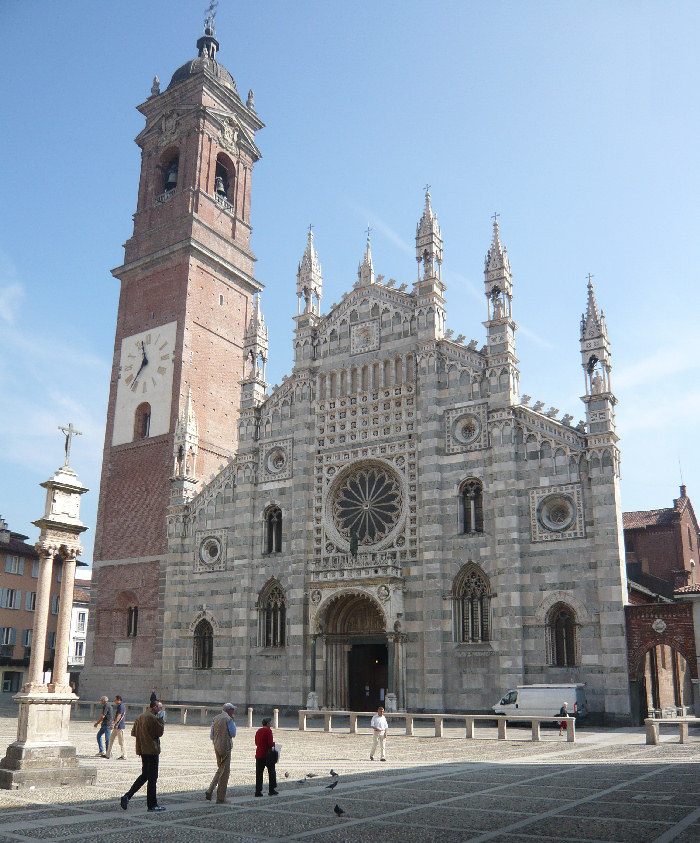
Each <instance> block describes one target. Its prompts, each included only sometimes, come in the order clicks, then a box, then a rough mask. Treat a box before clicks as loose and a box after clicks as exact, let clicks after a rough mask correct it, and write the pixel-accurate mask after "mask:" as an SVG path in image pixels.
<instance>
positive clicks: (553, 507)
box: [537, 495, 576, 533]
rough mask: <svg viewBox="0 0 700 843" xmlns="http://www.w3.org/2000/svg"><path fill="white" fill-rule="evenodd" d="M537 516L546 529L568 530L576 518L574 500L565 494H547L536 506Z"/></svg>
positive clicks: (558, 531)
mask: <svg viewBox="0 0 700 843" xmlns="http://www.w3.org/2000/svg"><path fill="white" fill-rule="evenodd" d="M537 518H538V520H539V522H540V524H541V525H542V526H543V527H544V528H545V529H546V530H550V531H552V532H556V533H560V532H562V531H563V530H568V529H569V528H570V527H571V525H572V524H573V523H574V519H575V518H576V509H575V508H574V502H573V501H572V500H571V498H569V497H567V496H566V495H548V496H547V497H546V498H544V500H542V501H541V502H540V505H539V506H538V507H537Z"/></svg>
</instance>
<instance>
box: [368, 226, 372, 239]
mask: <svg viewBox="0 0 700 843" xmlns="http://www.w3.org/2000/svg"><path fill="white" fill-rule="evenodd" d="M371 231H372V229H371V228H370V227H369V226H367V240H369V235H370V232H371Z"/></svg>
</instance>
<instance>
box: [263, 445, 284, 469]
mask: <svg viewBox="0 0 700 843" xmlns="http://www.w3.org/2000/svg"><path fill="white" fill-rule="evenodd" d="M286 464H287V455H286V454H285V452H284V451H283V450H282V448H273V450H272V451H270V453H269V454H268V455H267V470H268V471H270V472H272V473H273V474H277V473H279V472H280V471H282V469H283V468H284V467H285V465H286Z"/></svg>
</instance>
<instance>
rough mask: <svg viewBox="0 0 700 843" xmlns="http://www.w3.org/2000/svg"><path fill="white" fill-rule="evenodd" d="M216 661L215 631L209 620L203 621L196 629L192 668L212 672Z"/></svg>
mask: <svg viewBox="0 0 700 843" xmlns="http://www.w3.org/2000/svg"><path fill="white" fill-rule="evenodd" d="M213 660H214V630H213V629H212V625H211V624H210V623H209V621H208V620H206V619H204V618H202V620H201V621H200V622H199V623H198V624H197V626H196V627H195V628H194V639H193V651H192V667H194V668H195V670H210V669H211V666H212V663H213Z"/></svg>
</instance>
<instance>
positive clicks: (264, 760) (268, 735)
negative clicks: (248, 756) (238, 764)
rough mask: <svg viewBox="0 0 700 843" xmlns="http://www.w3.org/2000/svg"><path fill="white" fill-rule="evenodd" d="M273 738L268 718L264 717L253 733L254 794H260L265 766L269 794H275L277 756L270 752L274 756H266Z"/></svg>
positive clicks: (271, 746)
mask: <svg viewBox="0 0 700 843" xmlns="http://www.w3.org/2000/svg"><path fill="white" fill-rule="evenodd" d="M274 745H275V739H274V738H273V737H272V729H271V728H270V718H269V717H265V718H264V719H263V722H262V729H258V731H257V732H256V733H255V795H256V796H262V795H263V793H262V788H263V770H264V769H265V768H266V767H267V778H268V784H269V786H270V796H277V771H276V770H275V764H276V763H277V756H276V754H275V753H271V755H272V756H273V757H274V761H273V760H272V758H268V752H269V751H270V750H271V749H272V748H273V747H274Z"/></svg>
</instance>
